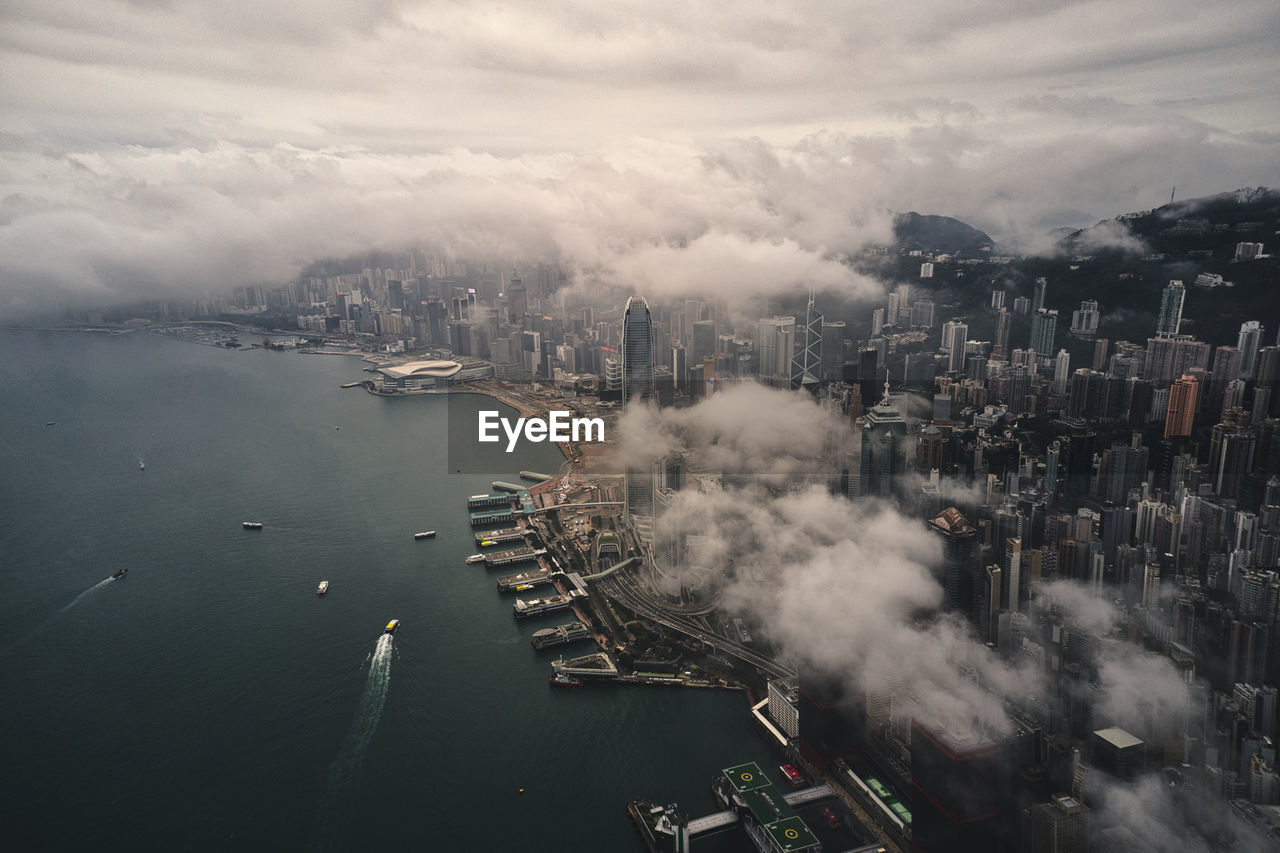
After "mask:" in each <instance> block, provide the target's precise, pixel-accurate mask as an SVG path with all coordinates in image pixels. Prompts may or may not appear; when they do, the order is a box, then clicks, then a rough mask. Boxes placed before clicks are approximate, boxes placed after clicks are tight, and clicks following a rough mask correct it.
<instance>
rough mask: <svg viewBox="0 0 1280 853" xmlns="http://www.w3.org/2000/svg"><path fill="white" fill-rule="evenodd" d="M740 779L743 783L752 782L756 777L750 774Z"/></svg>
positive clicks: (745, 774)
mask: <svg viewBox="0 0 1280 853" xmlns="http://www.w3.org/2000/svg"><path fill="white" fill-rule="evenodd" d="M740 778H741V779H742V781H743V782H750V781H751V780H752V779H754V778H756V777H754V776H752V775H751V774H750V773H743V774H742V776H741V777H740Z"/></svg>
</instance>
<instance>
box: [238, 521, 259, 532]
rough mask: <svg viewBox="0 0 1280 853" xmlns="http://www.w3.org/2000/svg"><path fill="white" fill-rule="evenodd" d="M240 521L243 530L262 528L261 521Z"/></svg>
mask: <svg viewBox="0 0 1280 853" xmlns="http://www.w3.org/2000/svg"><path fill="white" fill-rule="evenodd" d="M240 523H241V525H242V526H243V527H244V529H245V530H261V529H262V522H261V521H242V522H240Z"/></svg>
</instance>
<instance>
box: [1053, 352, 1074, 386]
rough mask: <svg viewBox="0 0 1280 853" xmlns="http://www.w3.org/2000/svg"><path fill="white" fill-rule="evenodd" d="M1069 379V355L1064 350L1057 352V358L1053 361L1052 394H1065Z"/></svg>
mask: <svg viewBox="0 0 1280 853" xmlns="http://www.w3.org/2000/svg"><path fill="white" fill-rule="evenodd" d="M1070 379H1071V354H1070V353H1068V352H1067V351H1066V350H1064V349H1060V350H1058V357H1057V358H1055V359H1054V360H1053V393H1055V394H1065V393H1067V383H1068V382H1069V381H1070Z"/></svg>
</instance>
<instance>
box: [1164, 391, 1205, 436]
mask: <svg viewBox="0 0 1280 853" xmlns="http://www.w3.org/2000/svg"><path fill="white" fill-rule="evenodd" d="M1199 388H1200V383H1199V382H1198V381H1197V380H1196V378H1195V377H1194V376H1183V377H1182V378H1181V379H1179V380H1178V381H1177V382H1174V383H1173V385H1172V386H1170V388H1169V413H1168V415H1167V416H1166V417H1165V422H1164V437H1165V438H1166V439H1173V438H1190V437H1191V427H1192V425H1193V424H1194V422H1195V417H1196V396H1197V392H1198V391H1199Z"/></svg>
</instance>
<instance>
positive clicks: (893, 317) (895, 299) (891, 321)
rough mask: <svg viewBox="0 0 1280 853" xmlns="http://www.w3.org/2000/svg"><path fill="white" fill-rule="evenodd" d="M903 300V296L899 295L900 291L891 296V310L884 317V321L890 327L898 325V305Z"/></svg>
mask: <svg viewBox="0 0 1280 853" xmlns="http://www.w3.org/2000/svg"><path fill="white" fill-rule="evenodd" d="M901 299H902V295H901V294H900V293H898V291H896V290H895V291H894V292H893V293H890V294H889V310H888V311H887V312H886V313H885V315H884V321H885V323H886V324H887V325H890V326H896V325H898V312H899V304H898V303H899V300H901Z"/></svg>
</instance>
